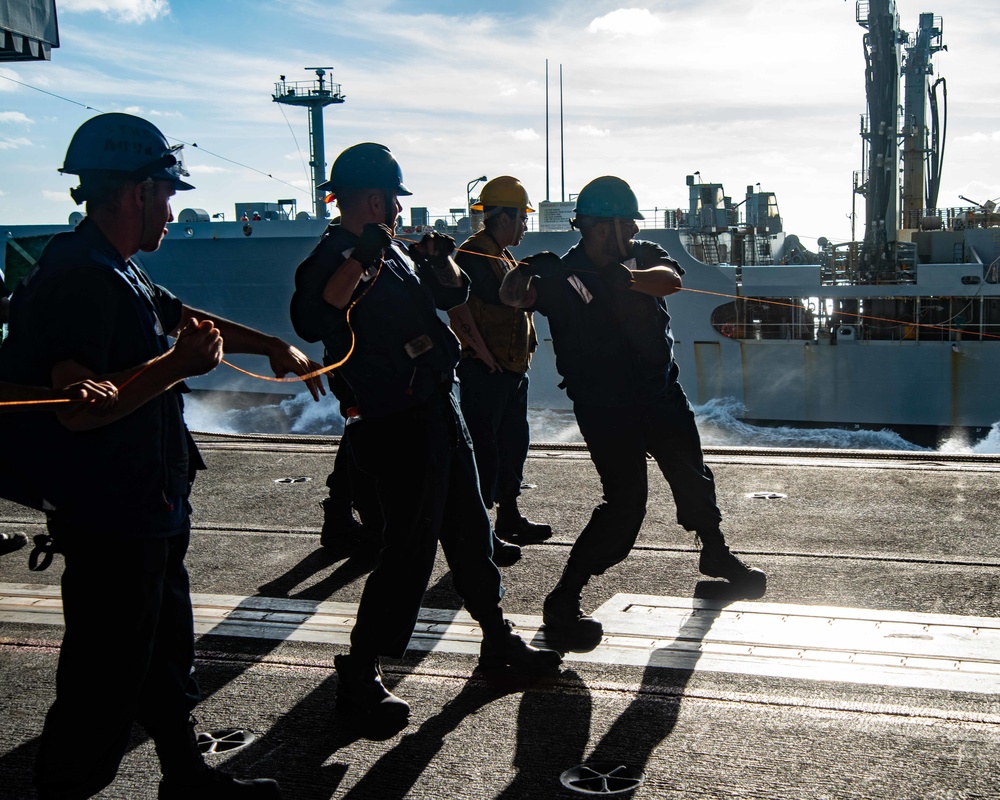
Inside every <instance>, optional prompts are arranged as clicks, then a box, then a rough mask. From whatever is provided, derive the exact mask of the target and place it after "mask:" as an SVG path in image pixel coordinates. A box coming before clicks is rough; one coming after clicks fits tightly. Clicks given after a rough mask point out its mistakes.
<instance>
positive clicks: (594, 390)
mask: <svg viewBox="0 0 1000 800" xmlns="http://www.w3.org/2000/svg"><path fill="white" fill-rule="evenodd" d="M667 259H669V256H668V254H667V253H666V251H664V250H663V249H662V248H660V247H659V245H657V244H655V243H653V242H643V241H636V242H633V244H632V246H631V248H630V252H629V255H628V257H627V258H626V259H625V260H624V261H623V263H624V264H625V266H626V267H628V268H630V269H643V268H646V267H650V266H654V265H656V264H662V263H665V261H666V260H667ZM624 277H625V274H624V271H623V269H622V267H621V265H620V264H615V265H613V266H612V267H611V268H607V269H598V268H597V267H595V266H594V265H593V264H592V263H591V262H590V260H589V259H588V258H587V256H586V253H585V252H584V248H583V244H582V243H580V244H578V245H576V246H575V247H573V248H572V249H571V250H570V251H569V252H568V253H566V255H565V256H563V258H562V264H561V266H558V267H555V268H552V269H548V270H545V271H544V272H543V274H541V275H540V276H538V277H536V278H535V279H534V280H533V283H532V285H533V286H534V287H535V291H536V293H537V300H536V303H535V306H534V309H535V310H536V311H538V312H539V313H541V314H544V315H545V316H546V317H548V320H549V329H550V331H551V332H552V344H553V347H554V348H555V352H556V368H557V369H558V370H559V373H560V374H561V375H562V377H563V383H562V384H561V385H562V386H563V388H565V389H566V393H567V394H568V395H569V397H570V399H571V400H572V401H573V410H574V412H575V414H576V419H577V424H578V425H579V427H580V432H581V433H582V434H583V438H584V441H586V443H587V448H588V450H589V451H590V456H591V458H592V459H593V461H594V466H595V467H596V468H597V472H598V474H599V475H600V477H601V485H602V488H603V490H604V502H603V503H602V504H601V505H599V506H598V507H597V508H596V509H594V512H593V514H592V516H591V518H590V521H589V522H588V523H587V525H586V527H585V528H584V529H583V531H582V532H581V533H580V536H579V537H578V538H577V540H576V543H575V544H574V545H573V549H572V551H571V553H570V558H569V566H570V567H572V568H574V569H576V570H578V571H580V572H582V573H584V574H588V575H600V574H601V573H603V572H604V571H605V570H606V569H608V568H609V567H612V566H614V565H615V564H617V563H619V562H621V561H622V560H624V559H625V557H626V556H627V555H628V553H629V551H630V550H631V549H632V546H633V545H634V544H635V540H636V537H637V536H638V535H639V529H640V528H641V527H642V521H643V519H644V518H645V515H646V499H647V495H648V479H647V474H646V454H647V453H648V454H649V455H651V456H652V457H653V458H654V459H655V460H656V463H657V465H658V466H659V468H660V471H661V472H662V473H663V477H664V478H666V480H667V482H668V483H669V484H670V489H671V491H672V492H673V496H674V503H675V505H676V507H677V521H678V523H680V524H681V525H682V526H683V527H684V528H686V529H687V530H690V531H710V530H715V529H718V526H719V522H720V520H721V514H720V513H719V509H718V506H717V505H716V499H715V481H714V478H713V476H712V472H711V470H710V469H709V468H708V466H707V465H706V464H705V463H704V459H703V457H702V452H701V439H700V437H699V435H698V428H697V426H696V424H695V419H694V413H693V412H692V411H691V407H690V405H689V404H688V401H687V397H686V396H685V395H684V390H683V389H682V388H681V385H680V383H678V380H677V374H678V370H677V364H676V362H675V361H674V359H673V336H672V335H671V333H670V315H669V314H668V313H667V304H666V301H665V300H664V299H663V298H659V297H651V296H649V295H645V294H642V293H640V292H636V291H632V290H631V289H629V288H628V282H627V281H626V280H623V278H624Z"/></svg>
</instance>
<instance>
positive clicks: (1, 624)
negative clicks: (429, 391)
mask: <svg viewBox="0 0 1000 800" xmlns="http://www.w3.org/2000/svg"><path fill="white" fill-rule="evenodd" d="M200 441H201V443H202V445H203V449H204V452H205V455H206V460H207V461H208V464H209V467H210V469H209V471H208V472H206V473H203V474H202V475H201V476H200V478H199V481H198V483H197V486H196V490H195V497H194V505H195V509H196V516H195V518H194V522H195V526H196V531H195V535H194V537H193V542H192V550H191V554H190V556H189V558H188V564H189V568H190V571H191V577H192V582H193V592H194V593H195V604H196V613H197V624H198V633H199V641H198V652H199V661H198V665H197V669H198V676H199V679H200V681H201V683H202V687H203V690H204V692H205V695H206V698H205V700H204V702H203V703H202V705H201V706H200V708H199V709H198V710H197V712H196V714H197V716H198V718H199V721H200V727H201V728H204V729H225V728H241V729H249V730H250V731H252V732H253V733H255V734H256V736H257V738H256V740H255V741H254V742H252V743H251V744H250V745H249V746H247V747H245V748H243V749H240V750H236V751H234V752H232V753H231V754H230V755H228V756H227V755H222V756H212V758H217V759H218V760H219V761H222V760H227V768H230V769H232V770H233V771H234V772H238V773H251V772H252V773H256V774H262V775H263V774H266V775H272V776H275V777H278V778H279V779H280V780H281V782H282V784H283V786H284V788H285V797H294V798H317V799H318V798H330V797H337V798H340V797H351V798H376V797H377V798H380V799H384V798H390V799H391V798H410V797H412V798H445V797H447V798H469V799H470V800H472V798H475V799H476V800H481V799H482V798H507V799H508V800H512V799H513V798H556V797H565V798H570V797H573V796H575V795H574V794H573V793H572V792H570V791H569V790H568V789H566V788H564V787H563V786H562V784H561V783H560V775H561V774H562V773H563V772H564V771H565V770H568V769H570V768H572V767H574V766H577V765H579V764H581V763H583V762H613V766H614V765H619V764H620V765H623V766H626V767H629V768H631V769H632V770H635V771H641V772H642V773H643V774H644V776H645V782H644V783H643V784H641V785H640V786H638V788H636V789H635V790H634V793H633V795H632V796H634V797H647V798H690V797H699V798H722V797H737V796H738V797H747V798H768V799H769V800H770V799H772V798H789V799H791V798H795V800H800V799H801V798H805V797H809V798H821V797H827V798H875V797H878V798H972V797H987V796H996V795H995V783H996V778H997V775H998V774H1000V705H998V700H997V698H998V695H1000V613H998V610H997V606H998V602H1000V540H998V538H997V536H996V535H995V534H996V524H997V523H996V520H997V518H998V506H1000V496H998V494H997V492H996V484H997V479H998V473H1000V460H997V459H995V458H990V457H972V456H960V457H954V458H951V459H947V458H946V457H943V456H941V455H940V454H916V455H915V454H910V453H884V454H879V453H854V454H845V453H839V454H838V453H834V452H826V451H814V452H806V451H780V452H779V451H768V450H743V451H720V450H710V451H709V454H708V456H709V461H710V464H711V466H712V469H713V470H714V471H715V474H716V478H717V482H718V490H719V502H720V505H721V507H722V509H723V512H724V513H725V515H726V526H725V529H726V530H727V532H728V533H729V536H730V538H731V542H732V544H733V545H734V548H735V549H737V550H739V551H741V552H742V553H743V554H744V555H745V556H746V558H747V560H749V561H751V562H752V563H754V564H757V565H759V566H761V567H763V568H764V569H766V570H767V571H768V574H769V590H768V594H767V597H766V598H764V599H763V600H761V601H759V602H748V601H733V602H729V601H727V599H726V597H725V594H724V592H720V591H719V588H720V587H719V585H718V584H717V583H716V582H712V581H701V580H700V576H699V575H698V573H697V560H696V556H695V550H694V542H693V538H692V536H691V535H689V534H687V533H685V532H684V531H683V530H682V529H680V528H679V527H678V526H677V525H676V524H675V523H674V519H673V516H674V515H673V506H672V502H671V500H670V497H669V492H668V491H667V489H666V487H665V485H664V483H663V481H662V480H660V479H658V477H654V478H653V481H652V490H651V497H650V504H649V514H648V516H647V520H646V523H645V526H644V529H643V532H642V534H641V536H640V540H639V544H638V547H637V548H636V550H635V551H634V552H633V553H632V555H631V557H630V558H629V559H628V560H627V561H626V562H625V563H624V564H622V565H620V566H619V567H617V568H615V569H613V570H610V571H609V572H608V573H607V574H606V575H604V576H601V577H598V578H595V579H594V581H593V582H592V583H591V585H590V586H589V587H588V588H587V590H586V594H585V601H586V603H588V604H589V605H590V606H591V607H593V608H596V607H599V611H598V612H597V613H598V615H599V616H600V617H601V618H602V620H603V621H604V623H605V629H606V636H605V639H604V641H603V642H602V643H601V645H600V646H599V647H597V648H596V649H595V650H593V651H591V652H589V653H574V654H569V655H568V656H567V660H566V663H565V667H564V670H563V672H562V675H561V676H560V677H559V678H557V679H553V680H547V681H542V682H536V683H526V682H521V681H504V682H496V681H491V680H488V679H486V678H485V677H483V676H481V675H479V674H478V673H477V674H473V671H474V668H475V663H476V652H477V650H478V646H477V643H478V638H479V637H478V632H477V631H476V630H475V627H474V625H473V624H472V623H471V621H470V620H469V619H468V617H467V616H466V615H465V614H464V613H463V612H461V611H460V610H459V608H460V602H459V600H458V598H457V596H456V595H455V592H454V590H453V588H452V584H451V580H450V577H449V575H448V572H447V568H446V565H445V564H444V560H443V559H439V560H438V564H437V567H436V570H435V574H434V578H433V580H432V582H431V586H430V588H429V590H428V592H427V595H426V597H425V600H424V609H425V610H424V613H423V614H422V615H421V619H420V623H419V625H418V630H417V633H416V635H415V636H414V639H413V643H412V648H411V651H410V653H409V654H408V656H407V658H405V659H403V660H401V661H388V662H387V663H386V665H385V666H386V667H387V681H388V683H389V684H390V685H392V686H393V687H394V689H395V691H397V692H398V693H399V694H401V695H402V696H403V697H405V698H406V699H407V700H409V701H410V702H411V705H412V708H413V716H412V719H411V722H410V725H409V727H408V728H407V729H406V731H404V733H402V734H400V735H398V736H396V737H394V738H392V739H389V740H387V741H381V742H372V741H368V740H365V739H359V738H357V736H356V734H355V733H354V732H353V731H352V730H351V728H350V727H349V726H348V725H347V724H346V723H345V721H344V720H343V719H342V718H340V717H338V716H336V715H335V713H334V708H335V693H336V686H337V679H336V675H335V673H334V672H333V656H334V655H335V654H336V653H341V652H344V650H345V648H346V642H347V635H348V632H349V630H350V626H351V622H352V619H353V616H354V613H355V611H356V603H357V600H358V597H359V595H360V591H361V588H362V586H363V583H364V577H365V572H366V567H365V564H364V563H354V562H353V561H348V562H338V563H330V561H329V559H328V558H327V557H326V556H325V555H324V553H323V551H322V550H321V549H320V548H319V547H318V536H317V532H318V526H319V524H320V516H319V505H318V501H319V500H320V499H321V498H322V497H323V496H324V495H325V486H324V479H325V476H326V474H327V472H328V470H329V469H330V466H331V464H332V461H333V453H334V444H333V443H332V442H331V441H323V440H318V439H314V440H310V439H299V440H292V439H277V438H272V439H267V438H263V439H253V438H248V439H227V438H223V437H214V436H202V437H200ZM651 472H652V471H651ZM296 478H308V479H309V480H299V481H285V480H283V479H296ZM526 480H527V481H529V482H530V483H531V484H534V485H535V488H532V489H530V490H527V491H526V492H525V496H524V500H523V504H522V505H523V507H524V509H525V510H526V511H528V512H530V514H531V516H532V517H533V518H536V519H539V520H544V521H548V522H550V523H552V525H553V527H554V528H555V535H554V536H553V538H552V539H551V540H550V541H548V542H546V543H543V544H540V545H534V546H530V547H526V548H525V551H524V557H523V558H522V560H521V561H520V562H519V563H518V564H516V565H514V566H513V567H510V568H508V569H506V570H504V573H505V582H506V584H507V587H508V594H507V598H506V600H505V603H504V606H505V609H506V612H507V614H508V616H509V617H510V618H511V619H512V620H513V621H515V623H516V624H517V625H518V627H519V628H520V629H521V630H522V631H523V632H524V633H525V634H526V635H529V636H534V637H537V638H539V639H540V638H541V635H540V634H538V627H539V625H540V622H541V620H540V600H541V597H542V596H543V595H544V593H545V592H546V591H547V590H548V589H549V588H550V587H551V585H552V584H553V583H554V581H555V580H556V578H557V576H558V574H559V572H560V570H561V568H562V566H563V564H564V562H565V558H566V555H567V552H568V549H569V546H570V545H571V543H572V541H573V538H574V536H575V535H576V533H577V532H578V531H579V530H580V528H581V527H582V526H583V524H584V523H585V522H586V520H587V519H588V517H589V515H590V511H591V509H592V507H593V505H594V504H595V503H596V502H598V499H599V495H600V490H599V485H598V483H597V479H596V474H595V472H594V470H593V468H592V466H591V464H590V461H589V459H588V458H587V455H586V453H585V452H582V451H580V450H579V449H574V448H556V447H545V446H542V447H536V448H534V449H533V451H532V454H531V457H530V458H529V461H528V464H527V474H526ZM0 510H2V512H3V513H2V515H0V529H2V530H23V531H25V532H28V533H34V532H38V531H40V530H41V524H40V523H41V520H40V519H39V518H38V517H37V516H35V515H33V514H31V513H30V512H27V511H25V510H22V509H19V508H17V507H14V506H8V505H5V506H3V507H2V509H0ZM59 574H60V568H59V564H58V561H57V564H56V565H54V566H53V567H52V568H50V569H49V570H48V571H46V572H43V573H30V572H28V571H27V568H26V551H21V552H19V553H17V554H13V555H7V556H4V557H2V558H0V686H2V687H3V688H2V690H0V691H2V698H3V699H2V701H0V702H2V706H0V798H22V797H32V796H33V795H32V794H31V791H30V769H31V763H32V758H33V756H34V752H35V748H36V744H37V736H38V734H39V732H40V730H41V726H42V720H43V716H44V713H45V710H46V708H47V707H48V705H49V703H50V702H51V700H52V697H53V691H54V679H55V663H56V655H57V648H58V643H59V638H60V631H61V628H60V622H61V620H60V615H59V603H58V578H59ZM114 613H115V612H114V609H113V608H112V609H108V614H109V615H112V616H113V615H114ZM98 657H100V658H103V659H105V660H106V661H107V664H108V672H109V680H112V681H113V673H114V662H115V651H114V643H113V642H110V643H109V644H108V646H107V647H106V649H105V650H104V652H102V653H100V654H99V655H98ZM82 733H83V735H86V732H85V731H84V732H82ZM629 774H631V773H629ZM100 796H101V797H105V798H130V799H133V800H134V799H135V798H146V797H150V798H152V797H155V796H156V768H155V756H154V754H153V750H152V747H151V745H150V743H149V742H148V741H145V740H144V739H143V738H142V737H141V736H140V735H138V733H137V735H136V738H135V740H134V747H133V749H132V750H131V752H130V753H129V755H128V756H127V758H126V761H125V763H124V764H123V766H122V770H121V773H120V775H119V778H118V780H117V781H116V782H115V783H114V784H113V785H112V786H111V787H109V789H107V790H106V791H105V792H104V793H102V795H100Z"/></svg>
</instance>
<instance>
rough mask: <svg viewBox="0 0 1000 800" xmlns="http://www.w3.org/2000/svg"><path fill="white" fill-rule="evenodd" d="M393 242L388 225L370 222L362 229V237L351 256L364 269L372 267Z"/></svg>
mask: <svg viewBox="0 0 1000 800" xmlns="http://www.w3.org/2000/svg"><path fill="white" fill-rule="evenodd" d="M390 244H392V231H391V230H390V229H389V226H388V225H383V224H382V223H379V222H369V223H368V224H367V225H365V227H364V228H362V229H361V238H359V239H358V243H357V244H356V245H354V252H353V253H351V257H352V258H353V259H354V260H355V261H357V262H358V263H359V264H360V265H361V268H362V269H364V270H368V269H371V267H373V266H374V265H375V264H376V263H378V260H379V259H380V258H382V252H383V251H384V250H385V248H387V247H388V246H389V245H390Z"/></svg>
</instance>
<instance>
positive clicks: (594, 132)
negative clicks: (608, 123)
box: [576, 125, 611, 139]
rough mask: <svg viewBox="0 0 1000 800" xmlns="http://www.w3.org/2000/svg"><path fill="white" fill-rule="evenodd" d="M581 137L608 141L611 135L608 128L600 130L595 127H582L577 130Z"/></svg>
mask: <svg viewBox="0 0 1000 800" xmlns="http://www.w3.org/2000/svg"><path fill="white" fill-rule="evenodd" d="M576 130H577V133H579V134H580V135H581V136H590V137H592V138H595V139H606V138H607V137H608V136H610V135H611V131H609V130H608V129H607V128H598V127H596V126H594V125H581V126H580V127H579V128H577V129H576Z"/></svg>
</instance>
